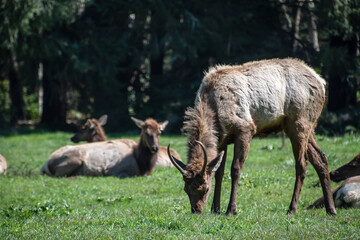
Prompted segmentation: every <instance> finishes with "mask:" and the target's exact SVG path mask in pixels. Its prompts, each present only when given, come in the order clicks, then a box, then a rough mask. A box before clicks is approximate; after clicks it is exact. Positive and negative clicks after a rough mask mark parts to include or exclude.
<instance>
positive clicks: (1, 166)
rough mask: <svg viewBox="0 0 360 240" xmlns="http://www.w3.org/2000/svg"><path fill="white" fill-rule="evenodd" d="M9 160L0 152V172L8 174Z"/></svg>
mask: <svg viewBox="0 0 360 240" xmlns="http://www.w3.org/2000/svg"><path fill="white" fill-rule="evenodd" d="M6 171H7V162H6V159H5V158H4V156H3V155H1V154H0V174H6Z"/></svg>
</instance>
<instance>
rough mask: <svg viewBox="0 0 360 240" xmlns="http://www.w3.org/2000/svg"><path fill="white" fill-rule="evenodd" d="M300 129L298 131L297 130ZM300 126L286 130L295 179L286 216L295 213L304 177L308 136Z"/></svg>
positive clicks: (306, 163)
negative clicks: (293, 163)
mask: <svg viewBox="0 0 360 240" xmlns="http://www.w3.org/2000/svg"><path fill="white" fill-rule="evenodd" d="M299 129H300V130H299ZM306 132H307V131H304V128H303V127H302V126H300V125H299V126H298V128H297V129H296V128H289V129H286V134H287V135H288V137H289V138H290V141H291V145H292V150H293V154H294V158H295V170H296V179H295V186H294V192H293V196H292V199H291V203H290V206H289V210H288V214H292V213H296V212H297V206H298V202H299V197H300V192H301V188H302V185H303V183H304V180H305V176H306V168H307V165H308V160H307V159H306V158H305V150H306V147H307V141H308V136H307V134H306Z"/></svg>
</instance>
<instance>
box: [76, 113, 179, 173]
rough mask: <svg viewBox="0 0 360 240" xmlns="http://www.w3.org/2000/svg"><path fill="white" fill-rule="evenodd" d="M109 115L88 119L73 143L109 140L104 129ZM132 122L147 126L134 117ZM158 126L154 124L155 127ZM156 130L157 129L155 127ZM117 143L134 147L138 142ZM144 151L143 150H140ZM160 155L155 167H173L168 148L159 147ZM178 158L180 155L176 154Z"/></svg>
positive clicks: (157, 155) (126, 140)
mask: <svg viewBox="0 0 360 240" xmlns="http://www.w3.org/2000/svg"><path fill="white" fill-rule="evenodd" d="M107 118H108V116H107V115H103V116H101V117H100V118H99V120H97V119H95V118H92V119H88V120H87V121H86V123H85V124H84V125H83V126H82V127H81V129H80V130H79V131H78V132H77V133H76V134H75V135H74V136H73V137H72V138H71V141H72V142H74V143H78V142H80V141H87V142H100V141H106V140H107V136H106V134H105V131H104V129H103V128H102V126H104V125H105V124H106V122H107ZM131 120H132V121H133V122H134V123H135V124H136V125H137V126H138V127H139V128H140V129H142V128H143V126H147V125H146V124H144V122H143V121H141V120H138V119H136V118H134V117H132V118H131ZM148 120H149V121H148V122H151V118H148ZM167 124H168V122H167V121H165V122H164V123H163V129H165V127H166V125H167ZM155 125H156V124H154V126H155ZM154 128H155V127H154ZM141 134H142V135H143V136H140V138H142V137H146V136H145V134H144V132H142V133H141ZM117 141H121V142H124V143H125V144H130V145H134V144H136V142H135V141H134V140H132V139H118V140H117ZM157 144H159V140H157ZM140 149H143V148H140ZM159 150H160V151H159V153H157V154H156V155H155V158H156V162H155V166H156V167H172V166H173V165H172V163H171V162H170V160H169V158H168V156H167V153H166V148H165V147H163V146H159ZM176 154H177V156H179V155H178V153H176Z"/></svg>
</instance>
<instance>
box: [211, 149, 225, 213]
mask: <svg viewBox="0 0 360 240" xmlns="http://www.w3.org/2000/svg"><path fill="white" fill-rule="evenodd" d="M226 154H227V146H226V147H225V149H224V156H223V159H222V162H221V165H220V167H219V169H218V170H217V171H216V173H215V191H214V199H213V203H212V205H211V212H212V213H217V214H218V213H220V198H221V184H222V180H223V177H224V169H225V162H226Z"/></svg>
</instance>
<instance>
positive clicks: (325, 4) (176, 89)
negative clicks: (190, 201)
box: [0, 0, 360, 133]
mask: <svg viewBox="0 0 360 240" xmlns="http://www.w3.org/2000/svg"><path fill="white" fill-rule="evenodd" d="M0 8H1V9H0V36H1V37H0V102H1V104H0V124H1V127H2V128H4V126H5V127H6V126H12V125H15V124H17V123H19V121H21V120H35V121H39V122H40V123H41V124H42V125H43V126H47V127H49V128H52V129H65V128H66V126H67V125H68V123H69V122H72V121H74V120H79V119H85V118H86V117H99V116H100V115H102V114H104V113H106V114H108V115H109V121H108V124H107V129H108V131H124V130H128V129H129V128H132V127H133V126H132V123H131V120H130V117H129V116H134V115H136V116H137V117H139V118H146V117H148V116H152V117H154V118H156V119H159V120H165V119H168V120H169V121H170V124H169V127H168V128H169V130H170V131H172V132H175V133H178V131H179V130H178V129H180V127H181V125H182V120H183V114H184V110H185V108H186V107H187V106H191V105H193V101H194V96H195V93H196V90H197V88H198V86H199V84H200V81H201V79H202V76H203V72H204V71H205V70H207V69H208V68H209V66H212V65H214V64H219V63H220V64H241V63H244V62H246V61H251V60H258V59H263V58H274V57H280V58H282V57H298V58H301V59H303V60H304V61H305V62H307V63H309V64H310V65H311V66H312V67H314V68H315V69H316V70H317V71H318V72H319V73H321V75H322V76H323V77H324V78H325V79H326V81H327V82H328V103H327V110H326V112H325V113H324V114H323V117H322V118H321V120H320V123H319V125H320V128H319V129H320V131H321V130H323V131H324V132H325V133H343V132H344V131H345V130H346V129H350V130H353V129H356V128H357V129H359V128H360V125H359V124H360V121H358V120H356V119H359V118H360V116H359V112H360V111H359V99H360V89H359V88H360V77H359V76H360V62H359V61H360V60H359V49H360V47H359V45H360V43H359V42H360V41H359V32H360V3H359V1H357V0H349V1H341V0H330V1H321V2H320V1H310V0H308V1H302V0H289V1H285V0H272V1H270V0H269V1H251V0H245V1H230V0H226V1H219V0H217V1H190V0H184V1H180V0H174V1H164V0H153V1H151V0H148V1H140V0H133V1H120V0H111V1H97V0H93V1H88V0H65V1H64V0H62V1H59V0H53V1H41V0H12V1H9V0H2V1H1V3H0Z"/></svg>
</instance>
